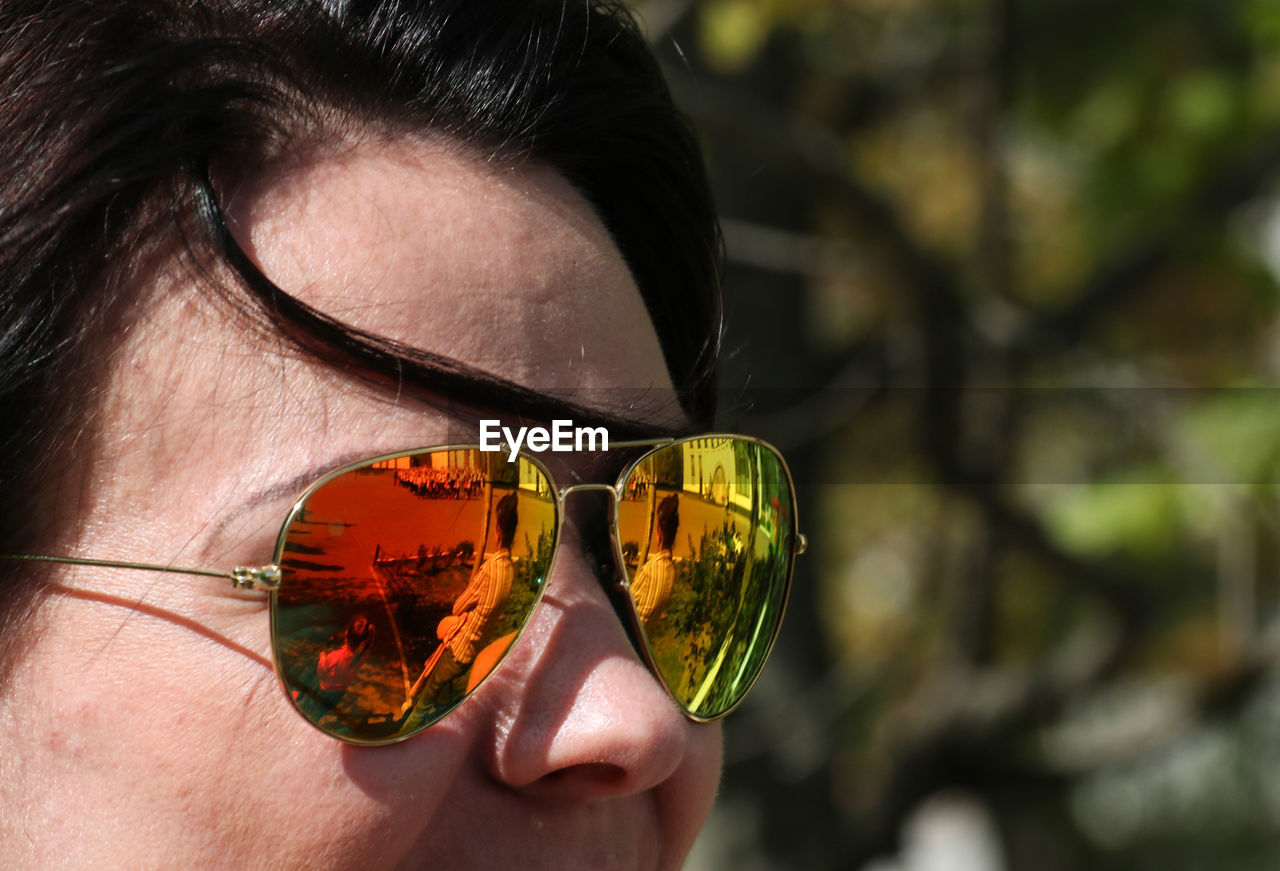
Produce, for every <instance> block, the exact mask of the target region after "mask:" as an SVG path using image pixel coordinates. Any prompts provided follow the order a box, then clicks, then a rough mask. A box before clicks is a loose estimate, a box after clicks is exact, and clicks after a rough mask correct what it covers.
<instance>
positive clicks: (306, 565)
mask: <svg viewBox="0 0 1280 871" xmlns="http://www.w3.org/2000/svg"><path fill="white" fill-rule="evenodd" d="M556 529H557V524H556V503H555V498H554V496H553V494H552V492H551V486H550V482H549V481H548V480H547V478H546V476H545V475H544V474H543V473H542V471H541V470H540V469H539V468H538V467H537V466H535V465H534V464H532V463H530V462H529V461H528V460H526V459H523V458H520V459H518V460H517V462H515V463H509V462H507V460H506V457H505V455H502V454H498V453H489V452H484V453H482V452H480V451H478V450H474V449H468V450H438V451H427V452H421V453H416V454H408V455H404V456H399V457H394V458H391V459H386V460H381V461H377V462H372V463H367V464H365V465H362V466H360V467H358V468H354V469H349V470H347V471H345V472H342V473H341V474H339V475H337V476H335V477H333V478H331V479H329V480H328V481H326V482H324V483H323V484H322V485H320V486H319V487H318V488H317V489H315V490H314V491H313V492H312V493H311V494H310V495H309V496H307V497H306V499H305V501H304V502H303V504H302V506H301V508H300V510H298V511H297V512H295V514H294V515H293V517H292V518H291V519H290V522H289V524H288V526H287V528H286V532H285V534H284V536H283V540H282V544H281V548H282V552H281V553H279V554H278V555H277V556H278V561H279V563H280V566H281V569H282V571H283V578H282V582H281V585H280V589H279V591H278V592H277V594H276V595H275V597H274V600H273V604H272V615H271V617H272V644H273V646H274V650H275V657H276V663H277V665H276V667H277V669H278V670H279V672H280V676H281V680H282V681H283V683H284V686H285V689H286V691H287V692H288V693H289V695H290V697H291V698H292V699H293V702H294V705H295V706H296V707H297V709H298V710H299V711H300V712H301V713H302V714H303V716H305V717H306V718H307V719H308V720H310V721H311V722H312V723H314V724H316V725H317V726H319V727H320V728H321V729H323V730H324V731H325V732H327V733H329V734H331V735H334V736H335V737H338V738H342V739H345V740H348V741H353V742H357V743H383V742H387V741H395V740H398V739H400V738H405V737H408V736H409V735H412V734H414V733H415V732H418V731H420V730H421V729H423V728H424V727H426V726H428V725H430V724H431V723H434V722H435V721H436V720H439V719H440V718H441V717H443V716H444V715H445V714H447V713H448V712H449V711H450V710H452V709H453V708H454V707H456V706H457V705H458V704H459V703H460V702H461V701H462V700H463V699H464V698H466V696H467V695H468V694H469V693H470V692H471V691H472V690H473V689H475V687H476V686H477V685H478V684H479V682H480V681H481V680H483V679H484V677H485V676H486V675H488V674H489V672H490V671H492V670H493V668H494V667H495V666H496V665H497V664H498V662H499V661H500V660H501V659H502V657H503V656H504V655H505V653H506V651H507V649H508V648H509V647H510V646H511V644H512V643H513V642H514V641H515V638H516V636H517V635H518V634H519V633H520V631H521V630H522V629H523V628H524V626H525V625H526V623H527V622H528V617H529V614H530V613H531V611H532V610H533V607H534V605H535V604H536V602H537V600H538V597H539V594H540V592H541V589H542V585H543V582H544V580H545V579H546V576H547V571H548V568H549V566H550V562H551V554H552V552H553V550H554V549H555V536H556Z"/></svg>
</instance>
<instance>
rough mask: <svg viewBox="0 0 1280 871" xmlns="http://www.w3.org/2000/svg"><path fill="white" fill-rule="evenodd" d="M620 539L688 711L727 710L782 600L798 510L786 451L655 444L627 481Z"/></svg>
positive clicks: (728, 442) (663, 666) (648, 633)
mask: <svg viewBox="0 0 1280 871" xmlns="http://www.w3.org/2000/svg"><path fill="white" fill-rule="evenodd" d="M618 536H619V544H620V546H621V549H622V558H623V564H624V566H625V568H626V572H627V578H628V580H629V581H630V584H631V595H632V598H633V600H634V601H635V606H636V611H637V613H638V615H639V617H640V623H641V626H642V629H643V634H644V638H645V642H646V643H647V644H648V646H649V652H650V656H651V657H652V658H653V661H654V664H655V666H656V668H657V670H658V674H659V676H660V677H661V679H662V680H663V682H664V683H665V684H666V686H667V688H668V689H669V690H670V692H671V694H672V695H673V696H674V697H675V698H676V700H677V701H678V702H679V703H680V704H681V705H682V706H683V707H684V708H685V710H686V711H688V712H689V713H690V714H692V715H694V716H696V717H703V718H712V717H717V716H720V715H721V714H724V713H725V712H727V711H729V710H730V709H732V708H733V707H734V706H735V705H736V704H737V703H738V702H739V701H741V700H742V697H743V695H745V693H746V691H747V690H748V689H750V687H751V684H752V683H754V681H755V679H756V676H757V675H758V674H759V673H760V669H761V668H762V667H763V665H764V661H765V658H766V657H767V656H768V653H769V648H770V647H771V646H772V644H773V638H774V634H775V630H776V629H777V627H778V623H779V621H780V620H781V619H782V611H783V608H784V606H785V603H786V602H785V600H786V593H787V581H788V578H789V576H790V570H791V561H792V557H793V551H794V538H795V511H794V506H793V504H792V497H791V486H790V481H789V478H788V477H787V473H786V470H785V467H784V466H783V464H782V460H781V458H780V457H779V456H778V455H777V454H776V453H775V452H774V451H773V450H772V449H771V448H769V447H767V446H764V445H761V444H757V443H755V442H750V441H746V440H744V439H734V438H703V439H692V440H690V441H685V442H680V443H678V444H674V445H671V446H669V447H665V448H662V449H660V450H658V451H655V452H654V453H653V454H651V455H650V456H649V457H647V458H646V459H645V460H644V461H643V462H642V463H641V464H640V465H638V466H637V467H636V468H635V469H634V470H633V471H632V473H631V474H630V475H629V476H628V477H627V479H626V481H625V482H624V484H623V492H622V497H621V500H620V501H619V505H618Z"/></svg>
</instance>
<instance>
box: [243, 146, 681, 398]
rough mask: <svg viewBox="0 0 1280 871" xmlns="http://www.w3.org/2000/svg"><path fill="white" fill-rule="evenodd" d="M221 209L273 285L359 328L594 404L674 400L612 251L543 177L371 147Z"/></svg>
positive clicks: (286, 172) (556, 181) (598, 229)
mask: <svg viewBox="0 0 1280 871" xmlns="http://www.w3.org/2000/svg"><path fill="white" fill-rule="evenodd" d="M226 208H227V211H228V213H229V215H230V217H231V220H232V222H233V224H234V225H235V232H236V234H237V237H238V238H239V239H240V240H241V242H242V244H243V245H244V246H245V248H246V249H247V251H248V252H249V254H250V256H252V257H254V258H255V259H256V260H257V262H258V264H259V266H260V267H261V268H262V269H263V271H264V272H265V273H266V274H267V275H268V276H270V277H271V278H272V279H273V280H274V281H275V283H276V284H277V285H279V286H281V287H283V288H285V289H287V290H288V291H289V292H290V293H291V294H293V295H295V296H297V297H298V298H299V299H301V300H302V301H303V302H305V303H307V304H309V305H311V306H313V307H315V308H317V309H319V310H320V311H323V312H325V313H327V314H329V315H332V316H334V317H336V318H338V319H339V320H341V321H343V322H345V323H347V324H349V325H351V326H353V327H356V328H358V329H361V330H366V331H368V332H371V333H374V334H377V335H379V336H382V337H385V338H388V339H392V340H395V341H397V342H401V343H404V344H407V345H409V346H411V347H415V348H419V349H423V350H426V351H430V352H431V353H434V354H439V355H442V356H445V357H449V358H452V359H455V360H458V361H460V362H462V363H465V364H467V365H470V366H473V367H476V368H478V369H480V370H483V371H486V372H489V373H492V374H495V375H498V376H500V377H502V378H505V379H508V380H511V381H514V382H517V383H520V384H522V385H524V386H527V387H532V388H536V389H540V390H547V391H553V392H557V393H564V394H566V395H571V396H573V395H577V396H581V397H586V398H587V400H586V403H587V404H592V405H602V406H608V405H614V406H623V407H625V406H626V405H629V404H630V403H631V402H632V401H634V396H635V394H636V391H648V392H650V393H651V394H652V397H653V398H654V399H656V398H657V397H664V398H665V397H669V396H670V395H671V387H672V385H671V381H670V377H669V375H668V373H667V369H666V365H665V362H664V360H663V355H662V351H661V348H660V345H659V342H658V338H657V335H656V333H655V330H654V327H653V324H652V321H651V320H650V318H649V316H648V313H647V311H646V308H645V305H644V301H643V299H642V297H641V296H640V293H639V291H638V289H637V288H636V285H635V282H634V280H633V279H632V277H631V273H630V271H629V270H628V268H627V266H626V264H625V262H624V261H623V259H622V257H621V255H620V253H619V252H618V249H617V247H616V246H615V245H614V243H613V241H612V239H611V238H610V236H609V234H608V233H607V231H606V230H605V228H604V227H603V225H602V224H601V223H600V221H599V220H598V219H597V217H596V215H595V213H594V211H593V210H592V209H591V207H590V205H589V204H588V203H587V202H586V201H585V200H584V199H583V198H582V197H581V196H580V195H579V194H578V193H577V191H576V190H575V189H574V188H573V187H572V186H571V185H569V184H568V183H567V182H566V181H565V180H564V179H563V178H562V177H561V176H559V175H558V174H557V173H555V172H553V171H552V170H550V169H548V168H546V167H542V166H539V165H534V164H524V165H519V166H511V165H508V164H499V163H490V162H486V161H485V160H483V159H481V158H479V157H478V156H476V155H474V154H472V153H470V152H468V151H465V150H463V149H461V148H458V147H453V146H451V145H450V144H449V143H447V142H410V141H397V142H391V143H378V144H364V145H359V146H350V147H345V148H343V149H341V150H338V151H333V152H330V153H328V154H324V155H321V156H318V157H314V158H312V159H308V160H305V161H300V162H297V163H294V164H291V165H289V166H286V167H280V168H277V169H275V170H273V171H270V172H267V173H265V174H264V175H263V176H262V177H261V178H260V179H259V180H257V181H255V182H254V183H253V184H251V185H247V186H244V187H242V188H240V189H238V190H236V191H234V193H233V194H232V196H231V197H229V198H228V202H227V206H226ZM613 390H616V391H619V397H618V399H619V401H617V402H610V401H609V399H610V396H609V391H613Z"/></svg>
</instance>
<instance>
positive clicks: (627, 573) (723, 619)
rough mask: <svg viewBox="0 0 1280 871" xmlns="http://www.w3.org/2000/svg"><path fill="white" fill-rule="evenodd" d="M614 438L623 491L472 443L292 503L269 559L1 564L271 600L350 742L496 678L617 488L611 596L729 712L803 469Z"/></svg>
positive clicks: (287, 686) (749, 444) (311, 711)
mask: <svg viewBox="0 0 1280 871" xmlns="http://www.w3.org/2000/svg"><path fill="white" fill-rule="evenodd" d="M612 447H614V448H648V450H647V451H645V452H644V453H643V454H642V455H641V456H640V457H639V458H638V459H635V460H634V461H632V462H630V463H629V464H628V465H627V467H626V468H625V470H624V471H623V472H622V474H621V475H620V476H619V477H618V479H617V482H616V483H615V484H613V485H609V484H577V485H573V486H569V487H565V488H563V489H559V488H557V487H556V486H555V484H554V483H553V482H552V479H551V475H550V473H549V472H548V471H547V468H546V467H545V466H544V465H543V464H542V463H541V462H539V460H537V459H536V458H534V457H532V456H529V455H527V454H517V455H509V454H508V453H507V452H506V451H505V450H503V451H492V450H481V448H480V447H479V446H476V445H464V446H447V447H432V448H423V449H419V450H412V451H403V452H399V453H394V454H385V455H382V456H378V457H374V458H371V459H367V460H362V461H360V462H356V463H353V464H350V465H347V466H343V467H341V468H339V469H336V470H334V471H332V472H330V473H328V474H327V475H325V476H323V477H322V478H320V479H319V480H318V481H316V482H315V483H313V484H312V485H311V486H310V487H308V488H307V489H306V490H305V491H304V492H303V494H302V496H301V497H300V498H299V499H298V500H297V502H295V503H294V505H293V507H292V509H291V510H290V511H289V514H288V516H287V518H286V519H285V522H284V526H283V527H282V528H281V530H280V535H279V537H278V538H277V540H276V546H275V554H274V557H273V559H272V563H271V564H270V565H266V566H260V567H238V568H235V569H233V570H231V571H229V572H218V571H212V570H207V569H194V568H176V567H172V566H161V565H147V564H140V563H126V562H118V561H107V560H92V559H77V558H71V557H52V556H36V555H22V556H10V557H5V558H8V559H22V560H35V561H43V562H56V563H71V564H79V565H93V566H105V567H114V568H129V569H142V570H148V571H163V572H180V573H185V574H199V575H210V576H215V577H224V578H228V579H230V580H231V581H232V583H233V585H234V586H236V587H237V588H241V589H251V590H266V591H268V592H269V594H270V611H271V649H272V658H273V660H274V665H275V670H276V674H277V676H278V677H279V679H280V683H281V685H282V686H283V688H284V691H285V693H286V695H287V696H288V698H289V699H290V701H291V702H292V704H293V705H294V707H295V708H296V709H297V710H298V712H299V713H300V714H302V716H303V717H305V718H306V719H307V720H308V721H309V722H310V723H311V724H312V725H314V726H316V727H317V728H318V729H320V730H321V731H323V732H324V733H326V734H328V735H331V736H333V737H334V738H338V739H340V740H342V741H347V742H350V743H353V744H385V743H390V742H393V741H400V740H403V739H405V738H409V737H410V736H412V735H416V734H417V733H419V732H421V731H422V730H423V729H425V728H427V727H428V726H430V725H431V724H433V723H435V722H437V721H439V720H440V719H441V718H442V717H444V716H445V715H446V714H448V713H449V712H450V711H452V710H453V709H454V708H456V707H457V706H458V705H459V704H461V703H462V702H463V701H464V700H465V699H466V698H467V697H468V696H470V695H471V694H472V693H473V692H474V691H475V690H476V688H477V687H479V686H480V685H481V683H482V682H483V681H484V679H485V678H486V677H487V676H488V675H489V674H490V673H491V672H492V671H493V670H494V668H496V667H497V665H498V663H500V662H501V661H502V659H503V657H504V656H505V655H506V653H507V651H508V650H510V648H511V646H512V645H513V644H514V643H515V641H516V639H517V638H519V636H520V633H521V632H522V631H523V630H524V628H525V627H526V626H528V624H529V622H530V617H531V615H532V614H533V611H534V609H535V608H536V607H537V605H538V602H539V601H540V600H541V598H542V594H543V591H544V590H545V589H546V586H547V579H548V578H549V576H550V571H551V564H552V559H553V556H554V554H555V551H556V546H557V543H558V541H559V534H560V526H561V521H562V519H563V517H564V501H565V497H566V496H567V495H568V494H570V493H573V492H577V491H582V490H595V491H603V492H608V493H611V494H612V496H613V500H612V501H613V518H612V523H611V525H610V534H611V535H610V537H611V539H612V545H613V558H614V560H615V561H616V566H617V569H618V571H617V573H616V575H615V576H614V577H613V578H610V579H606V580H604V583H605V584H606V587H613V589H611V590H610V592H611V593H614V594H616V595H613V596H611V598H613V599H614V600H615V602H622V603H624V604H622V605H620V606H619V611H620V614H621V615H622V616H623V619H624V620H625V621H627V622H629V623H630V624H631V626H630V628H631V629H632V630H633V641H634V642H635V643H636V646H637V648H638V650H639V653H640V655H641V657H642V659H643V660H644V661H645V663H646V665H647V666H648V667H649V669H650V670H651V671H652V673H653V674H654V675H655V676H656V677H657V679H658V681H659V682H660V683H661V684H662V686H663V687H664V688H665V689H666V691H667V692H668V693H669V694H670V696H671V698H672V699H674V700H675V702H676V704H677V705H679V707H680V709H681V710H682V711H683V712H684V713H685V715H686V716H688V717H689V718H691V719H693V720H696V721H699V722H702V721H709V720H714V719H717V718H719V717H722V716H724V715H725V714H727V713H729V712H730V711H731V710H733V708H734V707H736V706H737V705H738V704H739V703H740V702H741V701H742V699H743V697H744V696H745V695H746V693H747V691H748V690H749V689H750V688H751V686H752V684H753V683H755V680H756V678H757V677H758V676H759V674H760V670H761V668H762V667H763V665H764V662H765V659H766V658H767V657H768V654H769V650H770V648H771V647H772V646H773V641H774V638H775V637H776V635H777V632H778V628H779V625H780V624H781V621H782V614H783V611H784V609H785V606H786V601H787V591H788V587H789V585H790V581H791V570H792V563H793V561H794V559H795V556H796V555H797V554H799V553H802V552H803V551H804V548H805V538H804V536H803V535H801V534H800V533H799V532H798V531H797V527H796V511H795V492H794V486H793V484H792V480H791V474H790V472H789V471H788V469H787V466H786V464H785V462H784V461H783V459H782V457H781V455H780V454H779V453H778V452H777V450H775V449H774V448H773V447H772V446H770V445H768V444H766V443H764V442H762V441H759V440H757V439H753V438H749V437H746V436H739V435H702V436H697V437H692V438H685V439H679V440H673V439H663V440H661V441H629V442H615V443H614V444H613V445H612Z"/></svg>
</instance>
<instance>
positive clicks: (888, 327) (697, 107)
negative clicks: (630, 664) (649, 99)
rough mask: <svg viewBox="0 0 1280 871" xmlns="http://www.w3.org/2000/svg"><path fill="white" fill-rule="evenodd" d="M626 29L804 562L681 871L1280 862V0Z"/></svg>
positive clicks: (913, 3)
mask: <svg viewBox="0 0 1280 871" xmlns="http://www.w3.org/2000/svg"><path fill="white" fill-rule="evenodd" d="M633 5H634V6H635V7H636V8H637V10H638V12H639V14H640V15H641V17H642V19H643V20H644V21H645V22H646V24H647V26H648V28H649V33H650V35H651V39H652V41H653V44H654V46H655V48H656V50H657V51H658V52H659V55H660V57H661V58H663V61H664V64H665V66H666V70H667V73H668V76H669V79H670V81H671V83H672V88H673V90H674V92H675V93H676V96H677V99H678V100H679V101H680V102H681V104H682V105H683V106H685V108H686V110H687V111H688V112H689V114H690V116H691V117H692V119H693V121H694V122H695V124H696V125H697V126H698V128H699V130H700V132H701V134H702V135H703V137H704V141H705V143H706V146H707V152H708V160H709V166H710V170H711V173H712V177H713V181H714V184H715V185H716V188H717V195H718V197H719V201H720V205H721V212H722V215H723V217H724V226H725V237H726V247H727V253H728V267H727V271H726V274H725V286H726V295H727V307H728V310H727V316H728V331H727V333H726V336H725V351H726V353H725V362H724V372H723V378H724V383H725V388H726V389H725V393H724V400H723V402H722V406H723V417H724V424H725V426H726V427H728V428H742V429H744V430H746V431H750V432H755V433H758V434H760V435H762V436H763V437H765V438H768V439H770V440H772V441H774V442H775V443H777V444H778V445H779V446H780V447H781V448H782V449H783V451H784V453H786V454H787V455H788V457H789V459H790V460H791V462H792V464H793V466H794V471H795V473H796V477H797V481H798V488H799V497H800V506H799V513H800V518H801V525H802V527H803V528H804V530H805V531H806V532H807V533H808V534H809V537H810V540H811V542H812V547H811V549H810V553H809V554H807V555H806V556H805V557H802V558H801V560H800V562H799V564H798V565H799V573H798V576H797V581H796V587H795V590H794V592H793V600H792V605H791V608H790V612H789V615H788V623H787V625H786V627H785V628H784V631H783V634H782V637H781V638H780V640H779V648H778V650H777V652H776V653H775V658H774V660H773V662H771V664H770V666H769V667H768V669H767V670H766V673H765V675H764V677H763V678H762V680H761V684H760V686H759V687H758V689H757V690H756V692H755V694H754V695H753V697H752V698H751V699H749V703H748V705H747V706H745V707H744V709H743V710H742V711H741V712H739V713H738V714H736V715H735V716H734V717H733V718H731V719H730V721H729V722H728V723H727V725H726V734H727V741H728V744H727V767H726V775H725V789H724V792H723V796H722V799H721V802H720V804H719V807H718V810H717V812H716V816H715V817H714V818H713V821H712V825H711V826H710V828H709V830H708V833H707V835H706V836H705V837H704V840H703V843H702V847H701V849H700V851H699V852H698V854H697V855H696V856H695V859H694V860H693V862H691V867H696V868H704V869H720V868H730V867H733V868H735V869H742V868H747V869H764V868H805V869H825V868H841V869H844V868H854V869H858V868H879V869H889V868H902V869H910V868H916V867H933V868H936V867H955V868H1007V869H1021V868H1027V869H1056V868H1081V867H1088V868H1104V869H1106V868H1115V869H1121V868H1123V869H1130V868H1161V869H1166V868H1174V869H1178V868H1205V867H1213V868H1225V869H1236V868H1239V869H1251V868H1264V867H1265V868H1270V867H1272V866H1274V865H1275V863H1276V858H1277V856H1278V855H1280V789H1278V788H1277V787H1276V786H1274V785H1273V781H1274V782H1280V779H1277V778H1274V777H1272V773H1273V772H1275V771H1276V770H1277V766H1280V680H1277V674H1276V668H1275V654H1276V650H1277V643H1280V632H1278V629H1280V622H1278V621H1277V615H1278V614H1280V610H1278V609H1280V583H1277V569H1278V568H1280V489H1278V488H1277V486H1276V483H1277V481H1278V480H1280V391H1277V389H1276V387H1277V379H1278V378H1280V294H1278V292H1277V291H1278V289H1280V284H1278V280H1277V279H1278V276H1280V196H1278V192H1280V3H1276V2H1275V0H1235V2H1218V0H1129V2H1125V3H1116V2H1104V0H634V4H633ZM948 821H951V823H956V821H959V823H956V824H955V825H952V828H951V829H948V828H947V825H948ZM946 831H950V832H951V837H952V839H953V840H952V842H948V843H953V847H954V846H955V845H956V844H960V845H963V843H966V841H965V839H966V838H967V839H968V841H967V843H969V844H970V845H971V846H972V845H978V846H977V847H974V849H975V850H977V849H978V847H981V850H979V851H978V853H972V854H971V859H970V860H969V861H968V863H967V864H966V863H965V862H964V861H963V860H962V859H961V858H959V857H961V856H962V855H964V851H963V850H962V849H960V848H959V847H955V853H954V856H955V857H956V858H954V859H953V860H952V861H953V864H941V865H928V864H927V861H928V860H927V858H925V854H926V853H927V850H928V849H929V847H928V845H929V844H930V843H932V842H931V841H930V838H932V837H934V836H935V835H934V834H930V833H937V832H946ZM944 841H945V839H944ZM979 854H980V855H981V856H982V857H985V858H980V859H973V858H972V856H975V855H979Z"/></svg>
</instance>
